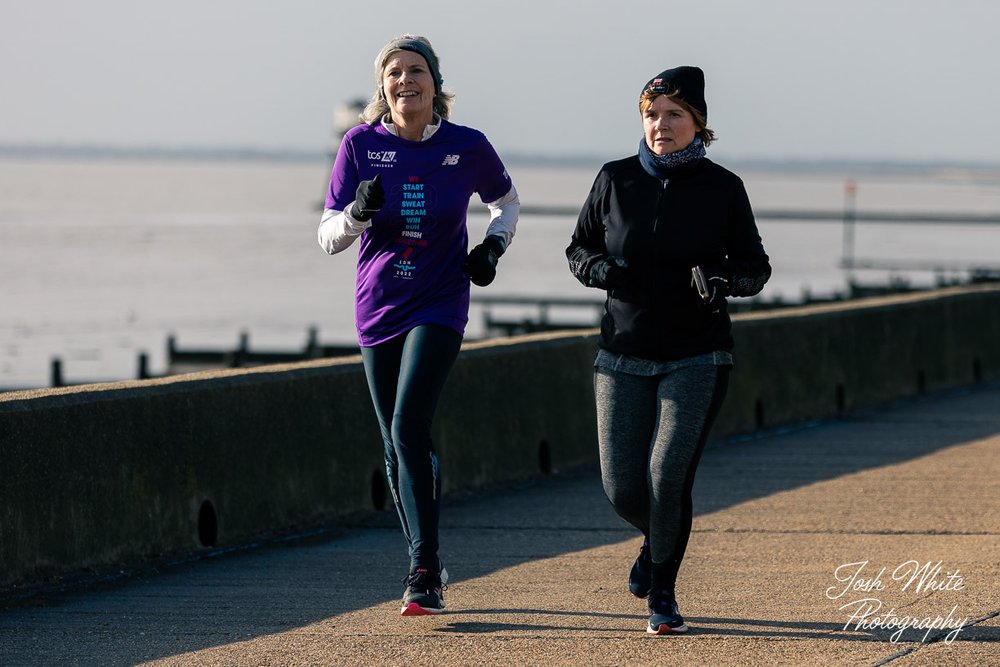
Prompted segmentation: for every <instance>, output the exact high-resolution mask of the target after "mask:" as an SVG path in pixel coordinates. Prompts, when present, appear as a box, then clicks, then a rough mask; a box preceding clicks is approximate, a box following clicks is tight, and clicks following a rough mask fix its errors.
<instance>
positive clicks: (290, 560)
mask: <svg viewBox="0 0 1000 667" xmlns="http://www.w3.org/2000/svg"><path fill="white" fill-rule="evenodd" d="M372 446H378V445H377V443H372ZM470 446H472V445H471V444H470ZM997 479H1000V387H997V386H991V387H989V388H980V389H976V390H972V391H968V392H962V393H952V394H947V395H939V396H933V397H927V398H922V399H919V400H914V401H911V402H906V403H901V404H898V405H896V406H892V407H887V408H884V409H882V410H878V411H872V412H866V413H859V414H856V415H853V416H851V417H850V418H848V419H845V420H842V421H836V422H829V423H825V424H820V425H813V426H810V427H808V428H801V429H789V430H786V431H783V432H778V433H771V434H764V435H761V436H759V437H756V438H748V439H744V440H733V441H728V442H714V443H712V444H711V445H710V448H709V449H708V450H707V451H706V453H705V456H704V457H703V460H702V464H701V468H700V470H699V474H698V481H697V483H696V488H695V493H696V501H695V502H696V513H697V515H696V517H695V526H694V533H693V535H692V537H691V543H690V546H689V548H688V555H687V558H686V560H685V563H684V567H683V568H682V570H681V577H680V581H679V585H678V600H679V603H680V609H681V612H682V613H683V614H684V616H685V618H686V620H687V622H688V624H689V625H690V626H691V631H690V632H689V633H688V634H687V635H684V636H671V637H649V636H646V635H645V633H644V627H645V622H646V616H645V613H644V611H645V608H644V602H643V601H641V600H637V599H635V598H633V597H631V596H630V595H629V594H628V591H627V588H626V578H627V575H628V570H629V567H630V566H631V563H632V560H633V558H634V557H635V554H636V553H637V550H638V546H639V538H638V537H636V535H635V534H634V532H633V531H632V530H631V528H629V527H628V526H626V525H625V524H624V523H623V522H621V521H620V520H619V519H618V518H617V517H616V516H615V515H614V513H613V512H612V511H611V509H610V506H609V505H608V503H607V501H606V499H605V498H604V496H603V492H602V490H601V486H600V480H599V477H598V476H597V474H596V473H578V474H573V475H554V476H552V477H549V478H546V479H544V480H541V481H539V482H537V483H534V484H531V485H528V486H525V487H522V488H519V489H513V490H509V491H506V492H503V493H495V494H489V495H480V496H476V497H473V498H453V499H451V500H450V501H449V502H448V503H447V504H446V506H445V508H444V511H443V517H442V544H443V547H442V557H443V559H444V561H445V564H446V566H447V568H448V570H449V572H450V573H451V577H452V581H451V583H450V585H449V588H448V590H447V591H446V593H445V600H446V602H447V610H446V613H444V614H442V615H440V616H433V617H430V616H427V617H416V618H402V617H400V616H399V607H400V604H399V597H400V595H401V593H402V585H401V583H400V579H401V578H402V576H403V575H404V574H405V569H406V560H405V557H404V553H405V549H404V546H403V542H402V537H401V535H400V534H399V531H398V528H397V527H396V524H395V518H394V516H393V515H392V514H391V513H388V512H386V513H382V514H380V515H376V516H372V517H370V518H366V519H365V520H364V521H362V522H361V523H356V524H352V525H344V526H338V527H335V528H334V529H333V530H331V531H330V532H328V533H324V534H323V535H321V536H319V537H314V538H312V539H309V540H293V541H286V542H281V543H273V544H270V545H268V546H265V547H263V548H259V549H254V550H246V551H242V552H238V553H232V554H228V555H222V556H218V557H214V558H208V559H202V560H198V561H194V562H191V563H188V564H184V565H175V566H171V567H167V568H162V569H160V571H158V572H154V571H150V570H148V569H147V570H141V572H142V573H141V574H138V575H135V576H132V577H128V578H123V579H119V580H116V581H112V582H110V583H105V584H102V585H100V586H88V587H74V588H71V589H69V590H63V591H59V592H48V593H46V594H44V595H41V596H38V597H35V598H31V599H29V600H22V601H21V602H20V603H18V604H17V605H16V606H12V607H9V608H7V609H5V610H4V611H2V612H0V665H4V666H12V665H47V664H60V665H61V664H80V665H131V664H137V663H144V664H155V665H376V664H408V665H425V664H426V665H430V664H436V665H440V664H446V665H481V664H485V665H490V664H496V665H508V664H509V665H525V664H530V665H562V664H567V665H569V664H572V665H620V664H636V665H640V664H643V665H645V664H671V665H684V664H691V665H726V664H740V665H757V664H767V665H777V664H787V665H803V664H806V665H813V664H815V665H878V664H892V665H893V666H894V667H895V666H897V665H899V666H901V665H907V666H910V665H990V664H993V665H995V664H998V663H1000V658H998V657H997V656H1000V618H998V611H1000V497H998V494H997V491H996V490H997V482H996V480H997ZM900 625H903V626H904V630H903V631H902V632H900V631H899V626H900ZM914 626H916V627H914ZM928 626H933V627H930V628H929V629H928Z"/></svg>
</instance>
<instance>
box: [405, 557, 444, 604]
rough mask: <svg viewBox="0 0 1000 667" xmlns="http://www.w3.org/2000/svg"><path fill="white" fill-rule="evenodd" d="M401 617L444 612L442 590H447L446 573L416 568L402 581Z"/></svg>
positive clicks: (442, 570)
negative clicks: (403, 589)
mask: <svg viewBox="0 0 1000 667" xmlns="http://www.w3.org/2000/svg"><path fill="white" fill-rule="evenodd" d="M403 583H405V584H406V591H405V592H404V593H403V608H402V609H401V610H400V612H399V613H400V615H402V616H426V615H428V614H440V613H441V612H443V611H444V590H445V589H446V588H447V586H446V585H445V584H447V583H448V571H447V570H446V569H444V567H442V568H441V570H440V571H434V570H428V569H426V568H417V569H415V570H414V571H413V572H410V574H408V575H407V576H406V577H405V578H404V579H403Z"/></svg>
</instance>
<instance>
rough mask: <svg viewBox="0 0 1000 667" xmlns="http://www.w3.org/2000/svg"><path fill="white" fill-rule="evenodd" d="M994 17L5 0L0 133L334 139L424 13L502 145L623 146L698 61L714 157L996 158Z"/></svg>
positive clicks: (451, 76)
mask: <svg viewBox="0 0 1000 667" xmlns="http://www.w3.org/2000/svg"><path fill="white" fill-rule="evenodd" d="M998 26H1000V2H995V1H993V0H949V1H939V2H938V1H932V0H824V1H814V0H773V1H768V0H758V1H752V0H704V1H701V2H694V1H691V0H689V1H687V2H674V1H669V0H659V1H655V2H645V1H643V2H629V1H627V0H578V1H575V2H570V1H565V2H547V1H545V0H504V1H503V2H476V1H475V0H423V1H422V2H419V3H417V2H399V1H398V0H379V1H378V2H370V3H363V2H357V3H347V2H340V1H338V0H314V1H309V0H281V1H278V0H170V1H167V0H157V1H150V0H101V1H100V2H95V3H86V2H80V1H78V0H0V90H2V97H3V101H2V103H0V144H18V145H20V144H69V145H79V144H88V145H100V146H115V147H136V146H140V147H141V146H155V147H161V148H178V147H204V148H210V147H225V148H237V147H238V148H243V147H246V148H259V149H291V150H297V151H316V152H317V153H319V152H322V151H323V150H324V149H325V148H326V146H327V144H328V141H329V136H330V128H331V117H332V112H333V109H334V107H335V106H336V105H338V104H340V103H341V102H344V101H346V100H349V99H352V98H355V97H358V96H363V97H368V96H370V95H371V93H372V90H373V89H374V81H373V75H372V61H373V59H374V57H375V55H376V53H377V52H378V51H379V49H380V48H381V47H382V45H383V44H384V43H385V42H386V41H388V40H389V39H391V38H393V37H395V36H397V35H399V34H400V33H403V32H413V33H417V34H423V35H425V36H427V37H428V38H429V39H430V40H431V42H432V43H433V44H434V47H435V49H436V50H437V52H438V55H439V56H440V58H441V71H442V74H443V76H444V79H445V87H446V88H447V89H450V90H451V91H453V92H455V93H456V94H457V102H456V105H455V107H454V109H453V115H452V120H453V121H455V122H457V123H460V124H463V125H470V126H472V127H476V128H478V129H480V130H482V131H483V132H485V133H486V135H487V136H488V137H489V138H490V140H491V141H492V143H493V144H494V145H495V146H496V148H497V150H498V151H499V152H500V154H501V156H503V155H504V153H521V154H541V155H550V156H573V155H589V156H595V155H596V156H601V157H606V158H608V159H611V158H615V157H620V156H624V155H627V154H629V153H631V152H633V151H634V150H635V146H636V144H637V143H638V140H639V137H640V136H641V125H640V121H639V116H638V111H637V108H636V98H637V95H638V93H639V90H640V89H641V87H642V85H643V84H644V83H645V82H646V80H647V79H649V78H651V77H652V76H653V75H655V74H657V73H658V72H660V71H661V70H663V69H666V68H668V67H673V66H676V65H681V64H693V65H699V66H700V67H702V68H703V69H704V70H705V72H706V78H707V86H706V98H707V101H708V112H709V125H710V126H711V127H712V128H713V129H714V130H715V131H716V133H717V134H718V136H719V142H718V143H717V144H716V145H714V146H713V147H712V148H711V149H710V151H711V153H712V155H713V156H722V157H728V158H730V159H776V158H777V159H782V158H793V159H829V158H833V159H846V160H879V161H886V160H888V161H904V162H905V161H945V162H977V163H990V164H1000V122H997V120H996V118H997V111H998V109H1000V85H998V84H997V83H996V76H997V67H998V65H1000V47H998V46H997V42H998V38H997V35H998V34H1000V33H998Z"/></svg>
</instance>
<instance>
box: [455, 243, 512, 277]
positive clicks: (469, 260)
mask: <svg viewBox="0 0 1000 667" xmlns="http://www.w3.org/2000/svg"><path fill="white" fill-rule="evenodd" d="M503 253H504V245H503V241H502V240H501V239H500V237H499V236H488V237H486V240H485V241H483V242H482V243H480V244H479V245H477V246H476V247H475V248H473V249H472V251H471V252H470V253H469V256H468V257H466V258H465V261H464V262H462V271H464V272H465V273H468V274H469V276H470V277H471V278H472V282H474V283H476V284H477V285H479V286H480V287H486V286H487V285H489V284H490V283H491V282H493V279H494V278H496V275H497V262H498V261H499V260H500V256H501V255H503Z"/></svg>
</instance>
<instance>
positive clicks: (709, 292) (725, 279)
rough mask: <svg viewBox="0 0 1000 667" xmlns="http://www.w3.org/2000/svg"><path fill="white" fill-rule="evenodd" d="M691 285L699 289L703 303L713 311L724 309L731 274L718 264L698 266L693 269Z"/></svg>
mask: <svg viewBox="0 0 1000 667" xmlns="http://www.w3.org/2000/svg"><path fill="white" fill-rule="evenodd" d="M691 285H692V286H693V287H694V288H695V289H696V290H697V291H698V296H700V297H701V301H702V303H704V304H705V307H707V308H708V309H709V310H711V311H712V312H713V313H717V312H719V311H720V310H722V307H723V306H725V304H726V297H727V296H729V276H728V274H727V273H726V272H725V271H723V270H722V268H720V267H718V266H710V265H709V266H696V267H694V268H693V269H691Z"/></svg>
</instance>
